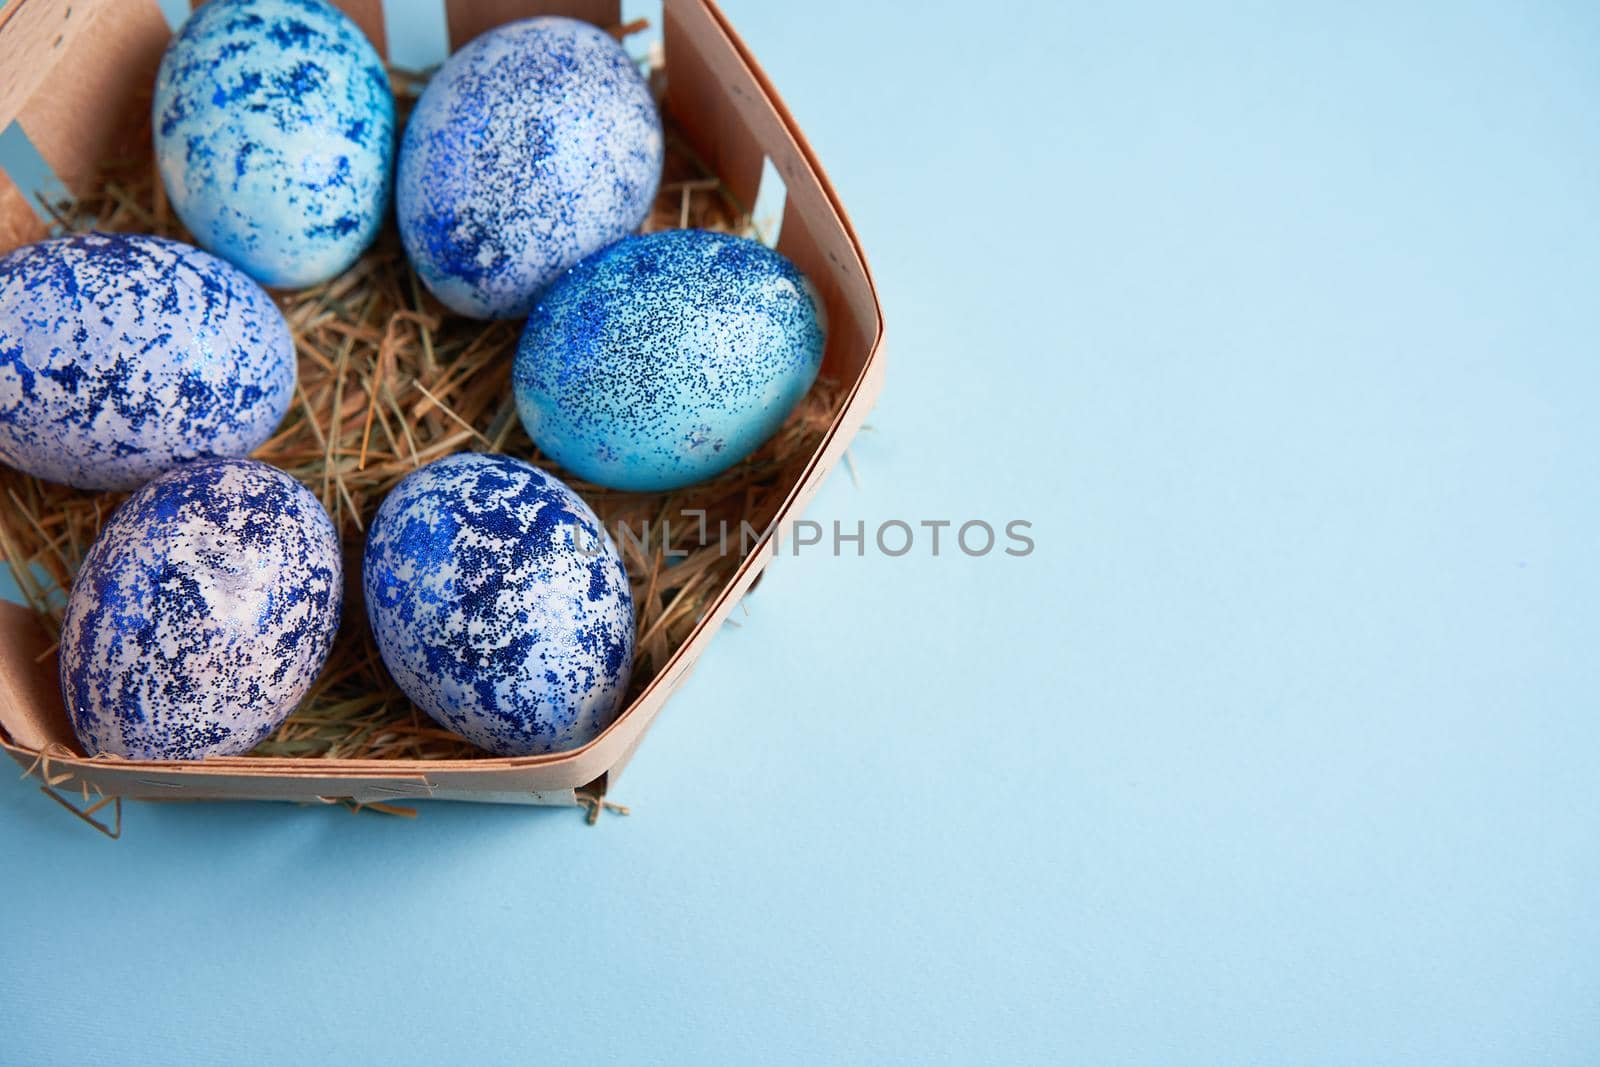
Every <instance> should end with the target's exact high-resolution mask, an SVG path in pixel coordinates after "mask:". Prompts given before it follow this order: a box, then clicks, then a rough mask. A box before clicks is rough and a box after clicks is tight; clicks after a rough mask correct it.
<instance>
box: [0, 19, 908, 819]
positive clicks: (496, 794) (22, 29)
mask: <svg viewBox="0 0 1600 1067" xmlns="http://www.w3.org/2000/svg"><path fill="white" fill-rule="evenodd" d="M339 6H340V7H342V8H343V9H344V10H345V11H346V12H347V13H348V14H349V15H350V16H351V17H352V18H353V19H354V20H355V21H356V22H357V23H358V24H359V25H360V26H361V27H362V29H363V30H364V31H365V32H366V33H367V35H368V36H369V37H370V38H371V39H372V41H373V42H374V43H375V44H376V46H377V47H378V50H379V52H380V53H383V52H385V39H384V26H383V5H382V3H381V2H380V0H346V2H344V3H341V4H340V5H339ZM445 6H446V14H447V21H448V26H449V34H450V41H451V47H452V49H454V48H456V47H458V46H460V45H461V44H463V43H465V42H466V41H468V40H471V39H472V38H473V37H475V36H477V35H478V34H480V33H482V32H483V31H485V30H487V29H489V28H491V27H493V26H495V25H498V24H501V23H504V22H508V21H512V20H514V19H520V18H525V17H528V16H530V15H552V14H559V15H568V16H572V17H575V18H581V19H584V20H585V21H588V22H592V23H595V24H596V25H601V26H614V25H616V24H617V23H618V22H620V19H621V12H620V4H619V3H618V2H616V0H609V2H608V0H598V2H595V0H569V2H566V3H562V2H559V0H556V2H544V3H541V2H538V0H446V5H445ZM663 35H664V44H665V53H666V80H667V95H666V107H667V109H668V110H669V111H670V113H671V114H672V115H673V117H674V118H675V120H676V121H677V122H678V123H679V124H680V126H681V127H682V129H683V131H684V132H685V133H686V135H687V136H688V138H689V140H690V141H691V142H692V145H693V147H694V149H695V151H696V152H697V153H698V154H699V155H700V157H701V158H702V159H703V160H704V161H705V162H706V163H707V164H708V165H709V166H710V167H711V168H712V169H713V170H714V171H715V172H716V173H717V174H718V176H719V177H720V178H721V179H722V180H723V182H724V183H725V184H726V185H727V187H728V188H729V190H730V191H731V192H732V193H733V195H734V196H735V197H737V198H738V199H739V201H740V202H741V203H744V204H754V203H755V202H756V199H757V187H758V185H759V184H760V182H761V180H762V173H763V169H764V167H765V165H766V162H767V161H770V163H771V166H772V167H774V168H775V169H776V171H777V173H778V174H779V175H781V177H782V180H783V184H784V187H785V189H786V191H787V195H786V200H785V205H784V210H783V216H782V225H781V229H780V237H779V240H778V248H779V250H781V251H782V252H783V253H784V254H785V255H787V256H788V257H789V258H790V259H792V260H794V261H795V263H796V264H798V265H799V266H800V268H801V269H802V270H804V271H805V272H806V274H807V275H808V276H809V277H810V278H811V279H812V280H813V281H814V282H815V283H816V284H817V286H818V288H819V289H820V290H821V292H822V296H823V300H824V302H825V303H826V305H827V311H828V320H829V334H828V347H827V353H826V356H825V359H824V365H823V373H824V375H826V376H828V377H831V378H832V379H834V380H836V381H839V382H842V383H844V388H843V389H842V390H841V393H840V399H839V401H838V407H837V410H836V411H835V412H833V418H832V422H831V424H830V426H829V428H828V430H827V432H826V433H825V434H824V435H823V437H822V440H821V443H820V444H819V445H818V447H817V449H816V452H815V454H814V455H812V457H811V459H810V461H809V463H808V464H807V466H806V468H805V470H804V473H803V475H802V476H801V477H800V479H799V480H798V481H797V482H796V484H795V485H794V486H793V487H792V488H791V489H790V491H789V493H788V496H787V497H786V499H785V501H784V503H783V505H782V507H781V509H780V510H779V512H778V518H777V521H776V522H775V523H774V524H773V527H772V528H773V529H776V530H784V529H787V528H788V527H789V525H790V524H791V523H793V521H794V520H795V519H796V518H798V517H799V515H800V514H801V512H802V511H803V510H804V508H805V506H806V504H807V503H808V502H809V501H810V499H811V498H812V496H813V495H814V494H815V493H816V491H817V489H818V488H819V487H820V486H821V484H822V481H823V479H824V478H825V477H826V476H827V474H828V472H829V471H830V470H832V469H833V467H834V466H835V464H837V463H838V462H839V460H840V458H841V457H842V456H843V454H844V450H845V448H846V446H847V445H848V444H849V442H850V439H851V438H852V437H853V436H854V435H855V433H856V431H857V430H858V429H859V428H860V427H861V424H862V421H863V420H864V419H865V417H866V414H867V412H868V410H869V409H870V408H871V406H872V403H873V401H874V399H875V398H876V396H877V393H878V391H879V388H880V387H881V384H882V379H883V316H882V310H881V308H880V307H879V304H878V295H877V291H876V289H875V288H874V286H873V283H872V277H871V274H870V273H869V272H868V269H867V263H866V258H865V256H864V255H863V254H862V251H861V245H860V242H859V241H858V240H857V239H856V235H855V232H854V230H852V229H851V227H850V222H849V220H848V219H847V218H846V216H845V212H844V208H843V206H842V205H841V204H840V203H839V198H838V196H837V194H836V193H835V192H834V190H833V187H832V186H831V185H830V184H829V183H828V179H827V176H826V175H824V174H823V172H822V167H821V166H820V164H818V162H817V159H816V156H815V155H814V154H813V153H812V151H811V148H810V146H809V145H807V144H806V140H805V137H804V136H803V135H802V134H801V132H800V129H799V127H798V126H797V125H796V124H795V121H794V118H793V116H791V115H790V114H789V112H788V110H787V109H786V108H785V107H784V106H783V103H782V102H781V101H780V100H779V99H778V95H777V93H776V92H775V91H774V90H773V88H772V85H771V83H770V82H768V81H767V78H766V76H765V75H764V74H763V73H762V71H761V68H760V67H759V66H757V65H756V62H755V60H754V59H753V58H752V57H751V56H750V53H749V52H748V51H747V50H746V48H745V46H744V44H743V43H742V42H741V41H740V40H739V37H738V35H737V34H736V33H734V31H733V28H732V27H731V26H730V25H729V24H728V21H727V19H726V18H725V17H724V16H723V14H722V12H721V11H720V10H718V9H717V7H716V5H715V4H713V3H711V2H710V0H667V2H666V4H665V10H664V17H663ZM170 36H171V30H170V28H169V27H168V24H167V21H166V18H165V17H164V16H163V13H162V9H161V6H160V5H159V4H158V3H157V2H156V0H11V3H9V4H8V5H5V7H4V10H3V11H0V136H3V137H5V138H8V139H11V140H12V141H13V143H15V140H16V139H19V138H25V144H26V145H31V149H29V151H30V152H31V153H33V154H35V156H36V164H37V165H36V166H35V167H34V168H33V172H32V173H30V174H26V175H24V174H17V175H8V174H7V173H5V171H3V170H0V253H4V252H6V251H9V250H10V249H11V248H13V247H15V246H16V245H18V244H21V243H24V242H27V241H32V240H37V239H38V238H40V237H42V236H44V234H45V232H46V227H45V224H44V222H43V221H42V220H41V218H40V215H39V213H38V211H37V210H36V205H35V204H34V203H33V198H32V197H30V195H29V192H28V191H25V190H30V189H32V188H34V187H36V186H37V185H38V181H39V177H38V172H39V171H40V170H43V169H46V168H47V169H48V171H53V172H54V176H55V178H56V179H58V180H59V181H60V182H61V183H63V184H64V185H65V186H66V188H67V190H70V191H73V192H79V191H85V190H87V189H88V188H89V187H90V185H91V183H93V182H94V181H95V180H96V177H97V174H98V172H99V169H100V162H101V161H102V160H105V159H111V158H117V157H119V156H128V155H133V154H135V153H139V152H146V151H148V146H147V145H144V144H129V143H127V142H128V140H129V133H128V131H130V130H135V131H141V133H142V131H143V130H144V129H145V126H144V124H143V123H142V122H140V121H138V116H139V114H140V113H141V112H142V113H146V114H147V113H148V109H149V106H150V94H151V88H152V85H153V83H154V80H155V69H156V66H157V65H158V63H159V62H160V58H161V52H162V50H163V49H164V48H165V46H166V43H167V40H168V38H169V37H170ZM130 116H134V118H132V119H130ZM775 548H776V546H775V543H774V540H773V538H772V536H771V535H770V533H769V534H768V535H766V536H764V537H763V538H762V539H761V541H760V542H759V544H757V546H756V547H755V549H754V551H753V552H752V553H751V554H750V555H749V556H748V557H747V558H746V559H745V560H744V561H743V562H742V564H741V565H740V567H739V568H738V570H737V571H736V572H735V573H734V576H733V578H732V580H731V581H729V583H728V584H727V585H726V586H725V587H724V588H723V589H722V590H721V591H720V593H718V595H717V596H716V597H715V598H713V600H712V601H711V603H710V605H709V606H708V608H707V609H706V612H705V614H704V616H703V617H702V618H701V620H700V621H699V623H698V624H697V625H696V627H695V629H694V630H693V632H692V633H691V635H690V636H689V638H688V640H686V641H685V642H684V643H683V644H682V645H681V646H680V647H679V648H678V650H677V652H676V653H675V654H674V655H673V656H672V657H671V658H670V659H669V660H668V661H667V663H666V664H665V665H664V666H663V667H662V668H661V670H660V671H659V672H658V673H657V674H656V676H655V677H654V678H653V679H652V680H651V681H650V683H649V684H648V685H647V686H646V687H645V688H644V689H643V691H642V692H640V693H639V694H638V696H637V697H636V698H635V699H634V700H633V702H632V703H631V704H630V705H629V706H628V707H627V708H626V709H624V711H623V712H622V714H621V715H620V716H619V717H618V718H617V720H616V722H614V723H613V724H612V725H611V726H610V727H609V728H608V729H607V730H606V731H605V732H604V733H602V734H601V735H600V736H599V737H597V738H595V739H594V740H593V741H591V742H590V743H589V744H587V745H585V746H583V747H582V748H579V749H576V750H574V751H571V752H563V753H558V754H553V755H546V756H526V757H515V758H480V759H458V760H413V759H392V760H377V759H287V758H272V757H258V756H232V757H221V758H212V759H207V760H204V761H199V762H181V761H142V760H122V759H114V758H106V757H97V758H94V759H89V758H86V757H85V756H84V755H83V754H82V750H81V749H80V748H79V747H78V744H77V741H76V739H75V738H74V736H73V732H72V728H71V725H70V724H69V722H68V720H67V716H66V713H65V710H64V709H63V707H62V703H61V695H60V687H59V684H58V680H57V670H56V658H55V656H54V654H53V653H51V652H49V640H48V638H47V636H46V635H45V633H44V631H43V630H42V629H41V627H40V626H39V624H38V622H37V620H36V619H35V617H34V616H33V614H32V612H30V611H29V610H28V609H27V608H24V607H22V606H20V605H16V604H11V603H8V602H0V744H3V745H4V747H5V750H6V751H7V752H8V753H10V755H11V756H12V758H13V759H15V760H16V761H17V762H18V763H19V764H21V765H22V766H24V767H27V768H33V769H34V770H35V772H36V773H38V774H39V775H40V777H41V778H43V779H45V780H46V783H47V787H49V786H53V787H55V788H56V789H57V790H58V792H57V794H56V795H57V799H63V798H62V796H61V794H66V795H68V796H74V798H75V799H76V797H81V798H82V799H83V800H84V801H89V802H91V804H92V806H93V807H95V808H98V807H99V806H100V804H101V800H100V798H111V797H119V798H120V797H128V798H144V799H153V798H159V799H163V800H174V799H189V800H200V799H230V800H292V801H317V800H321V801H330V800H345V801H351V802H354V803H359V804H372V803H383V802H393V801H396V800H400V801H405V800H409V799H417V798H436V799H447V800H473V801H484V802H496V803H520V804H580V803H585V804H589V805H591V806H593V805H595V804H596V803H597V802H598V799H599V798H600V797H602V796H604V794H605V791H606V788H607V786H608V785H609V784H610V782H612V781H614V780H615V778H616V776H617V775H618V774H619V773H620V772H621V771H622V769H623V767H624V766H625V765H626V764H627V762H628V760H629V759H630V758H631V757H632V755H633V753H634V750H635V749H636V748H637V747H638V745H639V742H640V740H641V739H642V738H643V737H644V734H645V731H646V730H648V729H649V727H650V724H651V723H652V722H653V721H654V720H655V717H656V716H657V715H658V714H659V713H660V711H661V708H662V706H663V705H664V704H665V703H666V701H667V698H668V697H670V696H671V695H672V693H673V692H674V691H675V690H676V689H677V688H678V686H679V685H680V684H681V683H682V682H683V680H684V678H685V677H687V675H688V674H689V672H690V671H691V670H692V669H693V668H694V665H695V662H696V661H697V660H698V659H699V658H700V655H701V654H702V653H703V652H704V651H705V649H706V645H707V644H708V643H709V642H710V640H711V637H712V635H713V634H714V633H716V631H717V630H718V628H720V627H721V625H722V623H723V621H724V620H725V619H726V618H727V616H728V613H729V611H731V610H732V609H733V607H734V606H735V605H736V604H737V603H738V602H739V599H740V598H741V597H742V596H743V595H744V594H745V593H746V592H748V591H749V589H750V587H751V586H752V585H753V584H754V583H755V581H756V579H757V578H758V577H759V576H760V574H761V571H762V568H763V567H765V566H766V564H767V563H768V562H769V561H770V560H771V558H772V556H773V554H774V551H775ZM65 802H66V801H65V800H63V803H65ZM69 806H70V805H69Z"/></svg>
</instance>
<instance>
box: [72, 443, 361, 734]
mask: <svg viewBox="0 0 1600 1067" xmlns="http://www.w3.org/2000/svg"><path fill="white" fill-rule="evenodd" d="M342 593H343V585H342V582H341V567H340V561H339V539H338V537H337V536H336V535H335V533H334V530H333V523H332V522H330V521H329V519H328V513H327V512H325V511H324V510H322V505H321V504H320V503H318V502H317V498H316V497H314V496H312V495H311V494H310V493H309V492H308V491H307V490H306V488H305V487H304V486H302V485H301V484H300V483H299V482H297V481H295V480H294V479H293V478H291V477H289V475H287V474H285V473H284V472H283V471H280V470H278V469H277V468H276V467H269V466H267V465H266V464H265V463H257V462H256V461H254V460H248V459H221V460H203V461H200V462H197V463H191V464H189V465H188V466H184V467H179V468H178V469H177V470H174V471H170V472H168V473H167V474H164V475H162V476H161V477H160V478H157V479H156V480H155V481H153V482H151V483H150V484H149V485H147V486H145V487H144V488H143V489H141V490H139V491H138V492H137V493H135V494H134V495H133V496H131V497H129V498H128V499H127V501H126V502H125V503H124V504H123V505H122V506H121V507H120V508H118V509H117V511H116V512H115V513H114V514H113V515H112V516H111V518H110V520H109V521H108V522H107V523H106V525H105V529H104V530H102V531H101V533H100V537H99V539H98V540H97V541H95V543H94V545H93V546H91V547H90V549H89V554H88V555H87V556H86V557H85V558H84V561H83V566H82V567H81V568H80V569H79V571H78V576H77V578H76V579H74V581H73V583H72V593H71V595H70V596H69V597H68V599H67V611H66V615H65V617H64V618H63V620H62V623H61V695H62V699H63V700H64V701H65V703H66V707H67V714H68V715H69V716H70V717H71V719H72V725H73V729H75V730H76V731H77V733H78V740H79V741H81V742H82V743H83V747H84V748H85V750H87V751H88V752H89V754H91V755H94V754H98V753H102V752H105V753H111V754H113V755H118V756H125V757H127V758H129V759H200V758H202V757H204V756H236V755H240V754H242V753H244V752H248V751H249V750H250V749H252V748H254V747H255V746H256V745H257V744H259V743H260V742H261V740H262V739H263V738H265V737H266V736H267V735H268V734H269V733H271V732H272V731H273V729H274V728H275V727H277V725H278V724H279V723H281V722H282V721H283V720H284V719H285V718H286V717H287V716H288V715H289V713H290V712H291V711H293V710H294V708H295V706H296V705H297V704H298V703H299V702H300V699H301V698H302V697H303V696H305V694H306V690H307V689H309V688H310V686H311V683H312V681H313V680H315V678H316V676H317V672H318V671H320V670H321V669H322V664H323V661H324V660H325V659H327V656H328V649H329V647H330V646H331V645H332V643H333V635H334V631H335V630H336V629H338V626H339V602H340V598H341V596H342Z"/></svg>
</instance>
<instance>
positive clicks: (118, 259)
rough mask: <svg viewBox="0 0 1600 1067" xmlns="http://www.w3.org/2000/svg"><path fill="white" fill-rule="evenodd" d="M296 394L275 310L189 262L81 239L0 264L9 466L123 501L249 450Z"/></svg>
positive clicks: (169, 245) (168, 249)
mask: <svg viewBox="0 0 1600 1067" xmlns="http://www.w3.org/2000/svg"><path fill="white" fill-rule="evenodd" d="M294 382H295V355H294V344H293V342H292V341H291V340H290V337H289V327H288V325H287V324H285V322H284V321H283V315H282V314H281V313H280V312H279V311H278V307H277V305H276V304H274V303H273V302H272V299H271V298H270V297H269V296H267V294H266V293H264V292H263V291H262V290H261V287H260V286H258V285H256V283H255V282H253V281H251V280H250V279H249V278H248V277H246V276H245V275H244V274H242V273H240V272H239V271H237V270H235V269H234V268H233V267H231V266H229V265H228V264H227V263H224V262H223V261H222V260H220V259H217V258H216V257H215V256H211V255H207V254H206V253H205V252H202V251H200V250H199V249H197V248H191V247H190V246H189V245H186V244H181V243H180V242H177V241H169V240H166V239H164V238H160V237H147V236H142V235H129V234H99V233H88V234H80V235H77V236H73V237H65V238H60V239H56V240H48V241H41V242H39V243H38V244H33V245H26V246H24V247H22V248H18V249H16V250H15V251H13V252H11V253H10V254H9V255H7V256H5V257H4V258H3V259H0V461H4V462H5V463H8V464H10V465H11V466H13V467H17V468H20V469H22V470H25V471H27V472H28V473H30V474H34V475H36V476H38V477H40V478H46V479H49V480H51V481H57V482H64V483H66V484H68V485H73V486H77V487H79V488H84V489H133V488H136V487H138V486H139V485H142V484H143V483H144V482H146V481H148V480H149V479H150V478H152V477H154V476H155V475H157V474H160V473H161V472H162V471H165V470H168V469H170V468H172V467H174V466H176V465H177V464H179V463H182V462H185V461H186V460H191V459H196V458H212V457H218V456H242V455H245V454H246V453H248V452H249V451H251V450H252V449H254V448H255V447H256V446H258V445H260V444H262V443H263V442H264V441H266V439H267V438H268V437H270V436H271V435H272V431H273V430H274V429H275V428H276V427H277V425H278V422H279V421H280V420H281V419H282V418H283V414H284V412H285V411H287V410H288V408H289V401H290V400H291V399H292V398H293V396H294Z"/></svg>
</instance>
